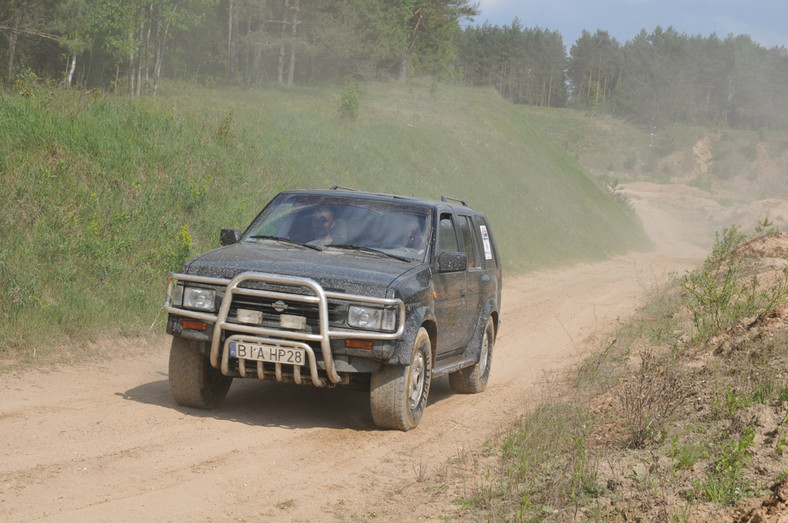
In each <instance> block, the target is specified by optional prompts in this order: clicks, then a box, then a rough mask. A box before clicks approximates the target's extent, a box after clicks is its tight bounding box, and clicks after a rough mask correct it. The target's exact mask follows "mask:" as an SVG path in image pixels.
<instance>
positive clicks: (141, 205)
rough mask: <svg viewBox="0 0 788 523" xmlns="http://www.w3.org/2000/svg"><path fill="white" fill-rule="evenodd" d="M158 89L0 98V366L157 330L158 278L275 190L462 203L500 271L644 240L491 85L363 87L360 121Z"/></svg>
mask: <svg viewBox="0 0 788 523" xmlns="http://www.w3.org/2000/svg"><path fill="white" fill-rule="evenodd" d="M162 92H163V94H162V95H161V96H159V97H158V98H156V99H140V100H128V99H123V98H116V97H104V96H100V95H93V94H83V93H77V92H74V91H54V92H49V91H46V90H45V89H43V88H41V89H34V90H32V91H31V92H29V93H28V96H20V95H15V94H11V93H3V94H0V158H1V159H2V160H1V161H0V191H2V194H4V195H5V199H6V202H8V203H7V205H6V212H4V213H2V215H0V236H2V238H3V242H2V245H0V285H1V286H2V288H3V292H2V294H1V295H0V317H2V323H0V355H2V353H7V354H12V355H19V354H27V353H28V352H30V351H31V350H32V349H37V350H38V354H39V355H42V354H46V353H54V352H56V350H59V349H56V347H58V346H60V345H63V344H71V345H74V344H75V343H76V344H82V343H84V342H86V341H91V340H94V339H95V338H96V336H97V334H98V333H108V334H121V335H140V334H144V333H147V332H162V317H161V316H160V314H159V313H160V310H161V304H162V297H163V294H164V285H165V275H166V272H167V271H168V270H174V269H177V268H178V267H179V266H180V264H181V263H182V262H183V261H184V260H185V259H186V258H188V257H189V256H191V255H193V254H196V253H198V252H202V251H204V250H207V249H209V248H213V247H216V246H218V233H219V230H220V229H221V228H223V227H236V228H244V227H245V226H246V224H247V223H248V222H249V221H250V220H251V219H252V218H253V217H254V215H255V214H256V213H257V212H258V211H259V210H260V209H261V208H262V206H263V205H264V204H265V203H266V202H267V201H268V200H269V199H270V198H271V197H272V196H273V195H274V194H275V193H277V192H278V191H280V190H283V189H289V188H326V187H330V186H331V185H334V184H339V185H345V186H352V187H357V188H359V189H366V190H372V191H378V192H392V193H402V194H410V195H419V196H425V197H433V198H438V197H440V196H441V195H448V196H453V197H456V198H462V199H466V200H467V201H468V202H469V204H470V205H471V206H473V207H475V208H478V209H481V210H483V211H485V212H487V214H488V215H489V217H490V220H491V223H492V225H493V232H494V233H495V235H496V239H497V241H498V245H499V249H500V252H501V256H502V259H503V264H504V269H505V270H506V272H507V273H509V274H512V273H516V272H520V271H525V270H530V269H534V268H537V267H544V266H547V265H554V264H568V263H572V262H575V261H579V260H596V259H601V258H604V257H606V256H609V255H612V254H616V253H621V252H625V251H627V250H631V249H633V248H643V247H645V246H646V243H647V242H646V240H645V239H644V236H643V233H642V230H641V228H640V226H639V224H638V223H637V222H636V220H635V219H634V218H633V217H632V216H631V214H629V213H628V212H627V211H626V210H625V209H623V208H622V207H621V206H619V205H616V204H615V202H614V200H613V198H611V196H610V194H609V193H608V192H606V191H605V190H602V189H600V187H599V186H598V185H597V184H595V183H594V182H593V181H592V180H591V179H590V178H589V176H588V175H587V173H586V172H585V171H584V170H583V168H582V167H581V166H580V165H579V164H578V163H577V162H576V161H575V160H574V159H573V158H571V157H570V156H568V155H567V154H566V153H565V152H564V151H563V150H562V149H561V148H560V147H559V146H558V145H557V144H555V143H554V142H553V141H551V140H549V139H547V138H546V137H545V136H544V135H543V134H542V132H541V131H539V130H537V128H536V127H535V126H534V125H532V122H531V119H530V116H529V114H528V112H527V111H525V110H523V109H522V108H518V107H515V106H512V105H511V104H509V103H506V102H504V101H502V100H501V99H500V98H499V97H498V96H497V95H496V94H495V93H494V92H493V91H492V90H472V89H464V88H457V87H451V86H444V85H441V84H430V83H426V82H425V83H419V82H413V83H410V84H407V85H400V84H385V83H369V84H361V85H359V86H358V99H359V108H358V118H357V119H356V120H355V121H351V120H349V119H347V118H342V117H341V114H340V108H341V97H342V91H341V88H339V87H337V88H335V89H332V88H324V89H297V88H294V89H289V90H277V89H273V90H265V91H263V90H240V89H238V90H221V91H220V90H208V89H202V88H199V87H195V86H191V85H184V84H169V85H165V86H164V88H163V90H162ZM557 117H558V118H561V117H562V116H561V115H560V114H559V115H558V116H557ZM151 325H154V327H153V329H152V331H151V329H150V327H151Z"/></svg>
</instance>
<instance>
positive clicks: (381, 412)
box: [369, 327, 432, 430]
mask: <svg viewBox="0 0 788 523" xmlns="http://www.w3.org/2000/svg"><path fill="white" fill-rule="evenodd" d="M431 381H432V344H431V343H430V336H429V334H428V333H427V330H426V329H424V328H423V327H422V328H420V329H419V332H418V334H417V335H416V341H415V342H414V344H413V354H412V355H411V361H410V365H407V366H403V365H386V366H385V367H384V368H383V370H381V371H380V372H376V373H374V374H373V375H372V379H371V382H370V394H369V398H370V407H371V410H372V419H373V421H374V422H375V425H377V426H378V427H382V428H387V429H398V430H410V429H413V428H416V426H417V425H418V424H419V421H420V420H421V415H422V414H423V413H424V408H425V407H426V406H427V398H428V396H429V393H430V383H431Z"/></svg>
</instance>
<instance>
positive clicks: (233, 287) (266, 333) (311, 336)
mask: <svg viewBox="0 0 788 523" xmlns="http://www.w3.org/2000/svg"><path fill="white" fill-rule="evenodd" d="M177 281H180V282H192V283H199V284H204V285H213V286H217V287H224V297H223V299H222V305H221V306H220V307H219V311H218V312H217V313H216V314H213V313H208V312H199V311H194V310H190V309H184V308H182V307H176V306H174V305H173V291H174V289H175V283H176V282H177ZM247 281H257V282H263V283H271V284H278V285H285V286H291V287H301V288H305V289H307V290H308V291H309V292H310V293H311V294H290V293H284V292H277V291H269V290H261V289H249V288H244V287H240V285H241V284H242V283H243V282H247ZM217 290H218V289H217ZM236 295H242V296H249V297H257V298H270V299H277V300H288V301H297V302H302V303H307V304H313V305H315V306H316V307H317V311H318V326H319V333H309V332H298V331H294V330H289V329H288V330H285V329H276V328H271V327H262V326H255V325H248V324H241V323H231V322H228V321H227V317H228V315H229V312H230V307H231V305H232V301H233V298H234V296H236ZM328 300H338V301H342V302H348V303H364V304H372V305H380V306H396V307H397V312H398V314H397V322H398V323H397V330H396V331H395V332H390V333H387V332H379V331H366V330H350V329H341V328H340V329H337V328H333V329H332V328H331V327H330V325H329V318H328ZM164 310H165V311H167V312H168V313H171V314H175V315H178V316H183V317H187V318H192V319H196V320H201V321H205V322H210V323H213V324H214V329H213V338H212V340H211V352H210V359H211V365H212V366H213V367H214V368H217V369H221V371H222V374H225V375H230V368H229V343H230V341H233V340H236V339H238V337H239V336H242V335H248V337H247V336H243V339H244V340H249V341H256V342H258V343H269V344H274V345H276V344H282V343H284V344H286V345H287V346H290V347H298V348H302V349H304V350H305V351H306V354H307V355H308V356H309V357H308V360H309V371H310V379H311V380H312V383H313V384H314V385H316V386H319V387H321V386H324V385H325V383H324V382H323V380H322V379H320V378H319V376H318V366H317V359H316V358H315V354H314V351H313V350H312V347H310V346H309V345H308V343H307V342H313V343H319V344H320V350H321V353H322V356H323V362H324V364H325V367H326V368H325V370H326V375H327V376H328V379H329V381H330V382H331V383H333V384H339V383H343V382H346V381H347V378H343V377H342V376H340V375H339V374H338V373H337V371H336V368H335V365H334V357H333V354H332V353H331V339H332V338H363V339H366V340H396V339H398V338H399V337H400V336H401V335H402V332H403V331H404V329H405V305H404V304H403V303H402V300H399V299H389V298H373V297H370V296H361V295H355V294H345V293H339V292H326V291H324V290H323V287H322V286H321V285H320V284H319V283H317V282H316V281H314V280H312V279H310V278H302V277H297V276H283V275H279V274H269V273H262V272H243V273H241V274H239V275H238V276H236V277H235V278H233V279H232V280H228V279H225V278H213V277H207V276H193V275H189V274H178V273H169V275H168V278H167V297H166V299H165V302H164ZM225 330H232V331H233V332H235V333H240V335H239V334H236V335H235V336H228V337H227V339H226V340H225V343H224V347H223V348H224V350H222V351H221V353H222V357H221V361H220V358H219V354H220V350H219V349H220V346H221V339H222V332H223V331H225ZM239 363H240V365H239V372H240V374H241V376H242V377H246V376H245V375H246V372H247V371H246V366H245V360H243V359H240V361H239ZM282 365H284V364H283V363H275V375H276V378H277V380H278V381H282V380H283V378H282V370H281V369H282ZM257 371H258V377H259V378H261V379H262V378H263V362H262V361H258V362H257ZM293 380H294V381H295V382H296V383H301V381H302V378H301V369H300V367H299V366H297V365H293Z"/></svg>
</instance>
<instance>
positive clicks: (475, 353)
mask: <svg viewBox="0 0 788 523" xmlns="http://www.w3.org/2000/svg"><path fill="white" fill-rule="evenodd" d="M497 311H498V308H497V306H496V303H495V299H494V298H490V299H489V300H487V301H486V302H485V304H484V305H483V306H482V312H481V313H480V314H479V317H478V318H476V325H475V327H474V329H473V337H471V341H470V343H468V346H467V347H466V348H465V352H464V355H465V356H466V357H469V358H473V359H474V360H478V359H479V352H480V351H481V349H482V336H483V335H484V326H485V324H486V323H487V318H488V317H489V316H490V315H491V314H493V313H496V312H497ZM494 323H495V335H496V336H498V321H495V322H494Z"/></svg>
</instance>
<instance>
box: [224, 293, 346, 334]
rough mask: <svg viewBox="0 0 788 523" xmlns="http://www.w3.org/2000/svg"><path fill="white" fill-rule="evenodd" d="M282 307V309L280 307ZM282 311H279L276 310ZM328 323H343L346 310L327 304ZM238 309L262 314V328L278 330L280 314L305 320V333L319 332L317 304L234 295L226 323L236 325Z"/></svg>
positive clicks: (333, 303) (333, 304) (336, 305)
mask: <svg viewBox="0 0 788 523" xmlns="http://www.w3.org/2000/svg"><path fill="white" fill-rule="evenodd" d="M282 305H284V307H282ZM277 308H279V309H283V310H281V311H279V310H277ZM327 308H328V321H329V324H331V325H341V324H342V323H344V319H345V314H346V310H347V308H346V307H345V306H344V305H342V304H339V303H335V302H328V306H327ZM238 309H247V310H253V311H259V312H262V314H263V323H262V326H263V327H269V328H279V325H280V323H279V319H280V317H281V315H282V314H290V315H293V316H301V317H304V318H306V329H305V331H306V332H315V333H317V332H320V317H319V313H318V306H317V304H313V303H304V302H301V301H295V300H283V299H279V298H276V299H274V298H262V297H256V296H244V295H235V296H233V301H232V303H231V304H230V311H229V313H228V315H227V321H229V322H231V323H238Z"/></svg>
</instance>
